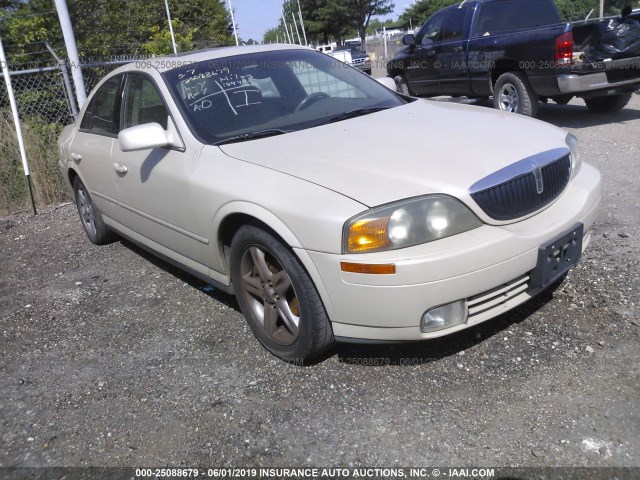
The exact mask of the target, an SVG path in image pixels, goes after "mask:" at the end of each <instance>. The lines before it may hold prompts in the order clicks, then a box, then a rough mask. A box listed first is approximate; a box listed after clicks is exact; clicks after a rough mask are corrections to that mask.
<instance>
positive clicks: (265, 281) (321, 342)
mask: <svg viewBox="0 0 640 480" xmlns="http://www.w3.org/2000/svg"><path fill="white" fill-rule="evenodd" d="M230 267H231V281H232V284H233V287H234V290H235V293H236V297H237V299H238V304H239V305H240V309H241V310H242V313H243V314H244V316H245V318H246V319H247V323H248V324H249V326H250V327H251V330H252V331H253V333H254V335H255V336H256V338H257V339H258V340H259V341H260V343H262V345H263V346H264V347H265V348H266V349H267V350H269V351H270V352H271V353H273V354H274V355H275V356H277V357H280V358H282V359H283V360H287V361H296V362H303V361H305V360H309V359H312V358H314V357H317V356H318V355H320V354H321V353H323V352H324V351H326V350H327V349H328V348H329V347H331V346H332V345H333V343H334V338H333V331H332V330H331V324H330V322H329V318H328V316H327V313H326V311H325V309H324V305H323V304H322V300H321V299H320V295H319V294H318V291H317V290H316V288H315V286H314V284H313V282H312V281H311V279H310V278H309V275H308V274H307V272H306V271H305V269H304V268H303V266H302V264H301V263H300V260H298V258H297V257H296V256H295V255H294V254H293V253H292V252H291V251H290V250H289V249H288V248H287V247H286V246H284V245H283V244H282V243H281V242H280V241H279V240H278V239H276V238H275V237H274V236H273V235H271V234H270V233H268V232H266V231H265V230H263V229H261V228H258V227H256V226H253V225H245V226H243V227H241V228H240V229H239V230H238V232H237V233H236V234H235V236H234V237H233V240H232V242H231V250H230Z"/></svg>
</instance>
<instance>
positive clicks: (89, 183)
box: [69, 75, 124, 219]
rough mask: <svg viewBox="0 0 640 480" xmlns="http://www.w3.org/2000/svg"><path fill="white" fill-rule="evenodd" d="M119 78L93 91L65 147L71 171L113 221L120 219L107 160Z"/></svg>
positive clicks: (114, 130) (114, 131)
mask: <svg viewBox="0 0 640 480" xmlns="http://www.w3.org/2000/svg"><path fill="white" fill-rule="evenodd" d="M123 77H124V76H123V75H117V76H115V77H111V78H109V79H108V80H106V81H105V82H103V83H102V85H100V87H99V88H98V89H97V90H96V92H95V93H94V94H93V96H92V97H91V98H90V100H89V104H88V106H87V108H86V109H85V112H84V115H83V117H82V120H81V121H80V128H79V129H78V131H77V132H76V134H75V136H74V137H73V140H72V142H71V145H70V148H69V151H70V154H71V159H72V161H73V162H74V163H75V169H76V171H77V172H78V173H79V175H80V179H81V180H82V182H83V183H84V185H85V187H86V188H87V189H88V190H89V194H90V195H91V198H92V199H93V201H94V203H95V204H96V206H97V207H98V209H99V210H100V211H101V212H102V214H103V215H104V216H105V217H109V218H113V219H118V218H121V216H122V211H121V208H120V205H119V203H118V200H117V198H118V196H119V195H118V186H117V184H116V180H117V178H115V176H114V175H113V168H112V167H111V162H110V159H111V151H112V149H113V145H114V143H115V142H117V140H116V138H117V136H118V130H119V128H120V96H121V94H122V89H121V87H122V81H123Z"/></svg>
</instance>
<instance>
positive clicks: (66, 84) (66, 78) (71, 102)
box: [44, 42, 78, 121]
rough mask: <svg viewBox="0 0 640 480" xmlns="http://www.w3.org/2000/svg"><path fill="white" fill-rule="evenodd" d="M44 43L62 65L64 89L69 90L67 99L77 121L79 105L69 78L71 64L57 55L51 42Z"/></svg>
mask: <svg viewBox="0 0 640 480" xmlns="http://www.w3.org/2000/svg"><path fill="white" fill-rule="evenodd" d="M44 45H45V46H46V47H47V50H49V51H50V52H51V55H53V58H55V59H56V61H57V62H58V65H59V66H60V72H61V73H62V79H63V80H64V89H65V90H66V92H67V99H68V100H69V106H70V107H71V114H72V115H73V120H74V121H75V120H76V118H78V105H77V103H76V98H75V97H74V96H73V87H72V86H71V79H70V78H69V66H68V65H67V62H66V61H65V60H63V59H61V58H60V57H58V55H56V52H55V50H54V49H53V48H51V45H49V42H44Z"/></svg>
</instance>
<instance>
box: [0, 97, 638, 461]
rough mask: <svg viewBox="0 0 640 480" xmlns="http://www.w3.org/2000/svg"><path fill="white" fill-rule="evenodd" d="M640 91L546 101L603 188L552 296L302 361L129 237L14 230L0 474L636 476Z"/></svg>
mask: <svg viewBox="0 0 640 480" xmlns="http://www.w3.org/2000/svg"><path fill="white" fill-rule="evenodd" d="M634 97H635V98H634V99H633V103H632V104H631V105H630V106H629V107H627V109H625V110H624V111H623V112H621V113H620V114H618V115H616V116H613V117H608V116H594V115H591V114H589V113H587V111H586V108H585V107H584V106H583V104H582V103H581V102H576V101H574V102H572V105H570V106H567V107H559V106H556V105H548V106H545V107H543V108H542V111H541V115H540V117H541V119H542V120H545V121H549V122H552V123H554V124H556V125H558V126H561V127H564V128H567V129H568V130H570V131H571V132H573V133H574V134H576V135H577V136H578V138H579V139H580V140H581V142H582V151H583V156H584V159H585V160H586V161H588V162H590V163H593V164H595V165H596V166H597V167H599V168H600V169H601V171H602V173H603V177H604V188H605V191H604V198H603V205H602V210H601V214H600V218H599V221H598V223H597V225H596V231H595V235H594V236H593V243H592V245H591V246H590V248H589V249H588V251H587V253H586V255H585V256H584V258H583V260H582V261H581V263H580V264H579V266H578V267H577V268H576V269H575V270H574V271H572V272H571V273H570V274H569V276H568V278H567V280H566V281H565V283H564V284H563V286H562V287H561V288H560V289H559V290H558V291H556V292H555V294H553V295H546V296H543V297H540V298H538V299H537V300H536V301H534V302H532V303H530V304H528V305H525V306H524V307H522V308H519V309H517V310H515V311H513V312H511V313H509V314H507V315H504V316H502V317H500V318H498V319H496V320H494V321H490V322H487V323H485V324H483V325H481V326H479V327H477V328H474V329H472V330H469V331H466V332H462V333H460V334H456V335H454V336H450V337H446V338H443V339H439V340H435V341H429V342H424V343H420V344H414V345H404V346H380V347H373V346H368V347H365V346H353V345H343V346H339V347H338V348H336V349H335V350H334V351H332V352H331V353H330V354H328V355H327V356H326V357H325V358H323V359H321V361H319V362H317V363H316V364H314V365H311V366H307V367H299V366H293V365H289V364H286V363H284V362H282V361H279V360H277V359H276V358H274V357H272V356H271V355H270V354H268V353H267V352H266V351H265V350H264V349H263V348H262V347H261V346H260V345H259V344H258V342H257V341H256V340H255V339H254V338H253V336H252V334H251V333H250V331H249V329H248V327H247V326H246V324H245V322H244V320H243V318H242V316H241V314H240V313H239V312H238V311H237V307H236V304H235V301H234V300H233V298H231V297H227V296H225V295H223V294H220V293H218V292H212V293H207V292H205V291H203V290H202V287H203V284H202V283H200V282H199V281H197V280H195V279H193V278H191V277H189V276H187V275H185V274H182V273H180V272H178V271H176V270H175V269H173V268H172V267H170V266H168V265H166V264H164V263H163V262H161V261H159V260H155V259H153V258H151V257H149V256H148V255H147V254H145V253H143V252H141V251H140V250H139V249H137V248H136V247H134V246H132V245H131V244H129V243H127V242H124V241H123V242H117V243H114V244H112V245H109V246H106V247H95V246H92V245H91V244H90V243H89V242H88V240H87V239H86V238H85V235H84V233H83V232H82V230H81V226H80V222H79V220H78V218H77V214H76V213H75V210H74V208H73V207H72V206H70V205H67V206H62V207H59V208H56V209H50V210H48V211H46V212H42V213H41V214H40V215H38V216H37V217H35V218H33V217H31V216H28V215H24V216H17V217H12V218H9V219H2V220H1V221H0V272H1V277H0V333H1V335H2V337H1V343H0V355H1V357H0V359H1V361H0V466H4V467H6V466H89V465H91V466H164V465H171V466H194V465H200V466H250V465H251V466H298V465H303V464H309V465H317V466H336V465H340V466H345V467H346V466H352V465H353V466H359V465H378V466H391V465H402V466H413V465H421V466H427V465H449V466H471V465H476V466H480V465H483V466H508V465H517V466H543V465H545V466H546V465H550V466H636V467H637V466H640V435H639V434H638V432H640V418H639V415H640V406H639V403H640V402H639V399H640V386H639V385H640V361H639V360H640V343H639V341H638V340H639V337H640V310H639V309H638V303H639V301H640V293H639V291H640V274H639V263H640V248H639V247H640V214H639V213H638V212H639V207H640V205H639V202H640V200H639V199H640V180H638V179H639V178H640V135H638V133H639V132H640V96H639V95H635V96H634ZM463 135H464V134H463V133H461V136H463ZM495 141H496V142H510V141H512V139H510V138H501V137H500V132H496V138H495ZM417 148H418V147H417ZM372 363H381V364H383V365H381V366H371V364H372Z"/></svg>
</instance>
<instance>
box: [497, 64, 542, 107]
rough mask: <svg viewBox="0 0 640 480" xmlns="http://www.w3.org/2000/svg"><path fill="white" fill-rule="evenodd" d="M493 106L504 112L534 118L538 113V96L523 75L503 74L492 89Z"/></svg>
mask: <svg viewBox="0 0 640 480" xmlns="http://www.w3.org/2000/svg"><path fill="white" fill-rule="evenodd" d="M493 106H494V107H495V108H497V109H498V110H502V111H504V112H513V113H519V114H521V115H526V116H528V117H535V116H536V113H538V96H537V95H536V94H535V92H534V91H533V90H532V89H531V86H530V85H529V81H528V80H527V77H526V76H525V75H524V73H521V72H508V73H503V74H502V75H500V77H498V81H497V82H496V85H495V87H494V88H493Z"/></svg>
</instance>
